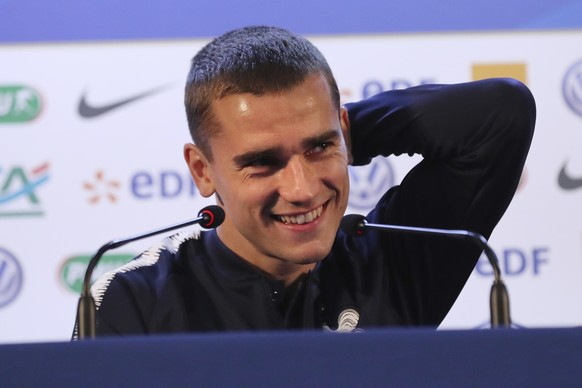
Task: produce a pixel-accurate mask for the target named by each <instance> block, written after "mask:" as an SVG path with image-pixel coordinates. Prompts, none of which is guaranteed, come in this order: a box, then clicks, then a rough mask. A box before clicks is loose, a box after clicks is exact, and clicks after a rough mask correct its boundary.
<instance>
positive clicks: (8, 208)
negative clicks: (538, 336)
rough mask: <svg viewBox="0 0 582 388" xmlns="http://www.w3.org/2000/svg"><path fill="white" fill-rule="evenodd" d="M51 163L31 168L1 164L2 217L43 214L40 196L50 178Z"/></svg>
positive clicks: (0, 192)
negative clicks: (41, 189) (40, 190)
mask: <svg viewBox="0 0 582 388" xmlns="http://www.w3.org/2000/svg"><path fill="white" fill-rule="evenodd" d="M48 170H49V164H48V163H43V164H41V165H39V166H37V167H34V168H31V169H25V168H24V167H22V166H12V167H8V168H6V167H3V166H0V217H19V216H42V215H43V214H44V212H43V209H42V205H41V202H40V199H39V196H38V191H39V189H40V187H42V186H43V185H45V184H46V182H47V181H48V179H49V173H48Z"/></svg>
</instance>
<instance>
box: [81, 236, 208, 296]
mask: <svg viewBox="0 0 582 388" xmlns="http://www.w3.org/2000/svg"><path fill="white" fill-rule="evenodd" d="M200 241H201V239H200V234H199V232H191V231H188V232H181V233H177V234H174V235H172V236H169V237H167V238H165V239H163V240H162V241H160V242H159V243H158V244H156V245H153V246H152V247H150V248H148V249H147V250H145V251H144V252H143V253H141V254H140V255H139V256H137V257H135V258H134V259H133V260H131V261H129V262H127V263H126V264H124V265H122V266H121V267H118V268H116V269H114V270H112V271H109V272H106V273H105V274H103V275H101V276H100V277H99V278H98V279H97V280H96V281H95V283H94V284H93V286H92V288H91V293H92V294H93V298H94V299H95V302H96V304H97V306H99V305H100V303H101V300H102V299H103V296H104V294H105V292H106V291H107V290H108V289H110V288H111V287H112V285H115V284H123V287H124V288H129V289H131V290H132V292H137V291H138V290H141V291H146V290H150V291H153V290H154V289H156V288H158V287H159V286H160V285H162V284H164V283H165V282H166V280H167V279H169V278H171V277H173V276H175V275H176V274H178V273H182V272H184V270H185V268H186V267H187V258H188V257H190V256H192V252H193V251H195V250H196V246H197V244H198V243H199V242H200ZM140 293H141V292H140Z"/></svg>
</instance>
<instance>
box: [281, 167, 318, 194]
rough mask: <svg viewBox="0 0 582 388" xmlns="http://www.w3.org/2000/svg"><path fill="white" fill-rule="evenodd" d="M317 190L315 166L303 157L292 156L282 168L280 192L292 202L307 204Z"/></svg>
mask: <svg viewBox="0 0 582 388" xmlns="http://www.w3.org/2000/svg"><path fill="white" fill-rule="evenodd" d="M316 192H317V179H316V175H315V171H313V167H312V166H309V165H307V162H306V161H305V160H302V159H301V158H292V159H291V160H290V161H289V162H288V163H287V165H286V166H285V168H283V169H282V170H281V175H280V182H279V194H280V195H281V197H282V198H283V199H285V200H286V201H288V202H291V203H297V204H305V203H308V202H309V201H311V200H312V199H313V198H314V197H315V195H316Z"/></svg>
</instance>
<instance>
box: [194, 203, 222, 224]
mask: <svg viewBox="0 0 582 388" xmlns="http://www.w3.org/2000/svg"><path fill="white" fill-rule="evenodd" d="M198 217H202V218H204V220H202V222H200V226H201V227H203V228H206V229H213V228H216V227H218V226H219V225H220V224H222V222H223V221H224V210H223V209H222V208H221V207H220V206H218V205H210V206H206V207H205V208H204V209H202V210H200V211H199V212H198Z"/></svg>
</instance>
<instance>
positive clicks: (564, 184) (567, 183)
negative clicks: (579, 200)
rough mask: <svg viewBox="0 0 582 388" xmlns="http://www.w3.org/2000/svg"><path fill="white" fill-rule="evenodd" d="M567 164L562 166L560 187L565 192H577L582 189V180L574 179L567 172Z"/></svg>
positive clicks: (559, 175) (559, 176) (559, 179)
mask: <svg viewBox="0 0 582 388" xmlns="http://www.w3.org/2000/svg"><path fill="white" fill-rule="evenodd" d="M566 164H567V162H566V163H564V165H563V166H562V169H561V170H560V174H558V185H559V186H560V187H561V188H562V189H564V190H575V189H578V188H580V187H582V178H572V177H571V176H569V175H568V173H567V172H566Z"/></svg>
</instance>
